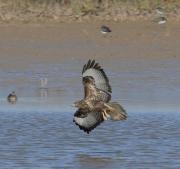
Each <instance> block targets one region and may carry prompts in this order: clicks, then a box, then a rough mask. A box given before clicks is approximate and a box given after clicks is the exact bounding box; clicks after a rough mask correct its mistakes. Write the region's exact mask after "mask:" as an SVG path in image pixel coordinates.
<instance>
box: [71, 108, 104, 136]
mask: <svg viewBox="0 0 180 169" xmlns="http://www.w3.org/2000/svg"><path fill="white" fill-rule="evenodd" d="M73 121H74V122H75V124H76V125H78V126H79V128H80V129H81V130H84V132H87V133H88V134H89V132H90V131H91V130H93V129H94V128H96V127H97V126H98V125H99V124H100V123H102V122H103V121H104V119H103V115H102V113H99V112H94V111H92V112H87V111H86V110H83V109H78V110H77V111H76V113H75V114H74V119H73Z"/></svg>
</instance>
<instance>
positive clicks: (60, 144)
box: [0, 61, 180, 169]
mask: <svg viewBox="0 0 180 169" xmlns="http://www.w3.org/2000/svg"><path fill="white" fill-rule="evenodd" d="M162 63H163V62H162V61H161V62H159V64H158V62H157V61H156V62H141V64H139V65H141V66H138V63H137V62H130V61H128V62H127V61H123V62H122V61H121V62H119V63H117V62H116V63H113V62H109V63H105V64H104V65H106V67H107V69H106V70H108V71H107V73H108V75H109V77H110V81H111V84H112V86H113V91H114V92H113V100H118V101H120V102H121V104H122V105H123V106H124V107H125V109H126V110H127V112H128V120H126V121H123V122H111V121H107V122H105V123H103V124H102V125H100V126H98V127H97V128H96V129H95V130H94V131H92V133H90V134H89V135H88V134H86V133H84V132H83V131H81V130H79V128H78V127H77V126H75V125H74V124H73V122H72V118H73V113H74V111H75V110H74V108H72V107H71V104H72V102H73V101H74V100H76V99H78V98H80V97H81V96H82V89H81V88H82V86H81V80H80V77H79V75H80V73H79V72H80V70H79V67H80V66H79V65H81V64H83V63H82V61H74V62H73V64H71V62H70V61H69V62H67V64H63V65H59V64H57V65H56V64H54V65H51V64H50V65H32V67H33V71H31V70H26V71H24V72H22V71H21V72H1V74H0V76H1V77H4V78H3V80H1V81H2V82H3V83H5V84H6V85H4V86H3V85H2V86H1V87H0V88H1V91H2V93H1V108H0V116H1V118H0V149H1V151H0V163H1V167H2V168H3V169H4V168H18V169H21V168H31V169H32V168H43V169H45V168H82V169H83V168H89V169H91V168H92V169H94V168H113V169H116V168H117V169H118V168H137V169H140V168H142V169H144V168H163V169H164V168H179V167H180V161H179V157H180V143H179V140H180V128H179V123H180V113H179V111H178V110H179V105H178V100H180V95H179V93H177V91H178V90H179V86H178V84H179V77H178V76H177V74H176V71H177V69H179V67H178V66H177V65H178V63H177V62H169V61H164V64H165V65H166V69H163V67H162V66H161V64H162ZM117 65H118V66H117ZM119 65H120V67H121V69H119ZM125 65H126V66H127V65H130V66H129V67H126V66H125ZM149 65H151V66H149ZM116 67H117V68H116ZM72 72H75V73H72ZM164 74H166V76H162V75H164ZM172 74H173V75H174V76H173V77H172V76H171V75H172ZM42 77H43V78H47V79H48V82H47V84H46V86H45V88H41V84H40V78H42ZM19 78H21V79H23V83H22V82H21V83H18V80H19ZM8 81H12V82H13V83H14V84H15V86H13V87H15V89H17V91H16V92H17V93H18V96H19V97H18V102H17V104H15V105H11V104H8V103H7V101H6V99H5V94H6V93H7V92H8V90H9V86H8ZM9 85H10V84H9ZM27 89H28V90H27ZM167 89H168V90H167ZM12 90H13V89H12ZM77 91H78V92H77ZM3 96H4V98H3ZM164 96H168V97H164Z"/></svg>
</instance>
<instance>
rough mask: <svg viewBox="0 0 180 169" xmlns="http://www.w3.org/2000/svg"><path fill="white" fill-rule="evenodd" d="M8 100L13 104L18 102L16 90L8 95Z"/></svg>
mask: <svg viewBox="0 0 180 169" xmlns="http://www.w3.org/2000/svg"><path fill="white" fill-rule="evenodd" d="M7 100H8V102H9V103H11V104H15V103H16V102H17V96H16V94H15V92H14V91H13V92H12V93H10V94H9V95H8V97H7Z"/></svg>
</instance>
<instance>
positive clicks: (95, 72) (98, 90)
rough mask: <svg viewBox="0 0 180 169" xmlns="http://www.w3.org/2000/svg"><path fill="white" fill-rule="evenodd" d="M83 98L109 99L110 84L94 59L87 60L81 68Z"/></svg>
mask: <svg viewBox="0 0 180 169" xmlns="http://www.w3.org/2000/svg"><path fill="white" fill-rule="evenodd" d="M82 77H83V85H84V93H85V98H88V97H93V96H95V97H96V100H97V98H98V99H99V101H104V102H108V101H109V100H110V99H111V94H110V93H111V86H110V84H109V80H108V77H107V76H106V74H105V72H104V70H103V69H102V68H101V66H100V65H99V64H98V63H96V62H95V60H89V61H88V62H87V64H85V65H84V67H83V70H82Z"/></svg>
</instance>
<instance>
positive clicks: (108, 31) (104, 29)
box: [101, 25, 112, 34]
mask: <svg viewBox="0 0 180 169" xmlns="http://www.w3.org/2000/svg"><path fill="white" fill-rule="evenodd" d="M110 32H112V31H111V29H110V28H109V27H107V26H104V25H103V26H101V33H102V34H107V33H110Z"/></svg>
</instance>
